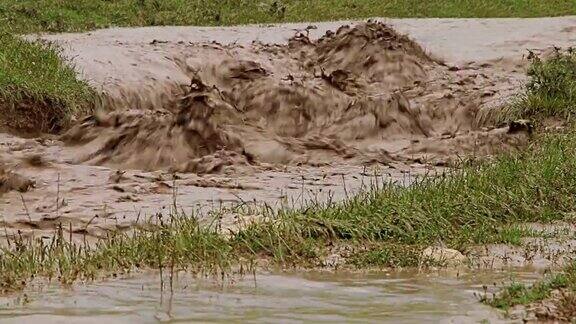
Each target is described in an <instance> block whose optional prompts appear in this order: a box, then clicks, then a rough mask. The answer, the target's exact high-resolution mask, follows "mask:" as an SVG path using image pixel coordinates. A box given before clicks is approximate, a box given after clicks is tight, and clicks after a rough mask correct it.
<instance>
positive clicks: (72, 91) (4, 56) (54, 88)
mask: <svg viewBox="0 0 576 324" xmlns="http://www.w3.org/2000/svg"><path fill="white" fill-rule="evenodd" d="M91 93H92V92H91V90H90V88H89V87H88V85H87V84H85V83H84V82H82V81H79V80H78V79H77V78H76V74H75V72H74V70H73V69H72V68H70V67H69V66H67V65H65V64H64V63H63V62H62V60H61V59H60V56H59V55H58V51H57V50H55V49H54V48H53V47H51V46H50V45H48V44H45V45H42V44H32V43H29V42H27V41H24V40H22V39H21V38H19V37H16V36H14V35H12V34H10V33H7V32H2V31H1V30H0V121H1V122H2V123H3V124H4V126H7V127H8V128H10V129H15V130H20V131H28V132H34V131H44V132H57V131H59V130H60V129H62V128H64V127H65V126H66V124H67V122H68V120H69V118H70V117H71V116H72V115H73V114H74V113H77V112H79V111H81V110H85V109H88V106H89V103H90V98H91Z"/></svg>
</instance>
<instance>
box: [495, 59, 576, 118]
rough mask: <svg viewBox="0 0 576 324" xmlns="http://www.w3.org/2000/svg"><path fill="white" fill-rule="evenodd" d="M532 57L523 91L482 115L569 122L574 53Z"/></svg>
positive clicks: (575, 91)
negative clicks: (504, 104) (502, 105)
mask: <svg viewBox="0 0 576 324" xmlns="http://www.w3.org/2000/svg"><path fill="white" fill-rule="evenodd" d="M531 60H532V64H531V65H530V68H529V70H528V75H529V76H530V81H529V82H528V83H527V84H526V91H524V92H523V93H522V94H521V95H520V96H519V98H517V99H516V100H515V101H513V102H512V103H510V104H508V105H506V106H504V107H498V108H497V109H490V110H489V111H488V112H487V115H486V116H484V118H486V119H487V120H490V121H492V122H496V123H498V122H508V121H512V120H517V119H531V120H534V121H536V122H539V121H542V120H546V119H550V118H554V119H556V120H563V121H566V122H568V123H569V122H571V120H572V118H573V115H574V113H576V52H574V50H572V49H568V50H567V51H560V50H558V51H556V52H554V53H553V54H552V56H551V57H549V58H547V59H542V58H540V57H538V56H533V57H532V58H531Z"/></svg>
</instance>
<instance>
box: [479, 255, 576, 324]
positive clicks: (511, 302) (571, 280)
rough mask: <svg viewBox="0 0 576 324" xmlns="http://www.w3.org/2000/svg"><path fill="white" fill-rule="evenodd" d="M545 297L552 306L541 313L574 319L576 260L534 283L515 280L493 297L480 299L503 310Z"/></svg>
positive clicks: (553, 317)
mask: <svg viewBox="0 0 576 324" xmlns="http://www.w3.org/2000/svg"><path fill="white" fill-rule="evenodd" d="M554 292H555V294H554ZM546 300H547V301H548V302H549V304H552V305H554V308H553V309H552V311H551V312H550V313H548V314H541V316H545V317H551V318H552V319H557V320H563V321H574V320H576V262H573V263H572V264H570V265H568V266H567V267H566V268H565V269H564V270H563V271H561V272H559V273H557V274H555V275H552V276H551V277H549V278H547V279H544V280H541V281H539V282H536V283H535V284H533V285H526V284H523V283H517V282H514V283H511V284H510V285H508V286H507V287H505V288H504V289H503V290H502V291H501V292H500V293H499V294H498V295H496V296H494V297H493V298H489V297H487V296H485V297H484V298H483V301H484V302H485V303H487V304H489V305H491V306H493V307H496V308H500V309H503V310H509V309H510V308H511V307H513V306H516V305H530V304H536V303H539V302H542V301H546Z"/></svg>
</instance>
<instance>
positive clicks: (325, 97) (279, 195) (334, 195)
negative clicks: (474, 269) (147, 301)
mask: <svg viewBox="0 0 576 324" xmlns="http://www.w3.org/2000/svg"><path fill="white" fill-rule="evenodd" d="M391 23H392V25H391V26H394V27H396V28H397V29H398V30H401V31H412V32H413V34H410V36H411V37H413V38H414V39H417V40H419V41H420V42H414V41H413V40H412V39H411V38H407V37H405V36H402V34H400V33H398V32H397V31H396V30H395V29H392V28H391V27H390V26H387V25H382V24H378V23H370V24H360V25H357V26H356V25H352V26H350V27H342V24H341V23H330V24H323V25H319V26H315V27H313V26H310V27H309V28H306V27H308V25H287V26H282V27H269V28H264V27H262V28H258V27H238V28H228V29H222V28H213V29H211V28H186V27H178V28H176V27H162V28H156V29H155V28H137V29H112V30H103V31H96V32H92V33H86V34H66V35H52V36H45V37H44V38H45V39H48V40H52V41H55V42H57V43H59V44H60V45H62V46H63V48H64V50H65V53H66V55H68V56H70V57H71V58H72V57H73V61H74V63H75V64H76V68H77V69H78V70H79V71H81V72H82V75H83V77H84V78H85V79H87V80H88V81H89V82H91V84H92V85H93V86H94V87H95V88H96V89H98V90H100V91H101V92H102V96H101V99H102V102H101V103H100V110H99V111H98V112H97V113H95V114H94V115H93V116H89V117H87V118H84V119H81V120H78V121H76V124H75V126H73V127H72V128H71V129H70V130H69V131H68V132H66V133H65V134H64V135H63V136H44V137H41V138H36V139H23V138H19V137H15V136H12V135H8V134H2V144H3V145H2V146H1V147H0V149H1V150H2V157H3V159H4V160H5V162H4V163H5V167H6V170H12V171H11V172H17V173H18V174H19V175H21V176H22V177H25V178H26V179H30V180H31V181H33V182H34V187H33V188H32V187H30V190H28V191H27V192H25V193H22V196H21V195H20V194H21V192H19V191H18V190H4V191H6V192H5V193H4V194H3V196H2V198H1V199H2V201H3V202H4V204H3V205H2V206H1V207H0V211H1V213H2V215H3V217H4V220H3V221H4V225H5V227H6V228H7V232H8V235H11V233H15V232H16V231H17V230H20V231H23V232H24V234H27V233H32V232H38V231H43V230H44V231H47V232H49V231H52V230H53V229H54V228H56V227H57V226H58V224H61V223H64V224H69V226H70V227H71V228H72V231H73V232H74V233H77V234H79V235H84V234H86V233H87V234H88V235H93V236H99V235H103V233H105V231H106V230H109V229H128V228H130V227H131V226H135V224H136V223H137V222H138V220H139V219H141V217H146V216H150V215H153V214H156V213H158V212H167V211H168V209H169V208H170V206H173V205H174V198H176V200H177V205H178V206H179V208H182V209H184V210H185V211H187V212H190V211H191V210H192V209H195V208H201V207H202V206H203V208H213V207H218V206H219V205H220V204H225V203H246V202H250V201H257V202H260V203H269V204H273V205H277V204H279V203H284V204H287V205H301V204H306V203H309V202H314V201H326V200H327V199H342V198H345V197H346V196H349V195H351V194H353V193H354V192H356V191H357V190H360V189H361V188H366V187H368V186H371V185H375V184H376V183H378V182H380V183H381V182H382V181H397V182H399V183H401V184H407V183H409V182H410V181H412V180H413V179H414V177H415V176H418V175H422V174H426V173H433V172H436V171H435V170H437V169H435V168H436V167H437V166H438V165H446V164H448V163H450V162H451V161H453V160H455V159H459V158H461V157H462V156H463V155H467V154H471V155H489V154H492V153H494V152H495V151H498V150H502V149H505V150H508V149H513V148H514V147H517V146H519V145H523V144H524V143H525V142H526V141H527V140H528V138H529V136H528V134H527V133H526V132H510V130H509V128H508V127H507V126H504V127H491V126H490V125H482V124H479V123H478V120H477V112H478V111H480V110H482V109H485V108H488V107H494V106H498V104H500V103H501V102H502V101H503V100H505V99H506V98H508V97H509V95H511V94H512V93H514V91H515V89H517V87H518V85H519V84H520V83H521V82H522V80H523V75H524V74H523V72H524V71H523V67H524V64H525V62H524V61H523V60H522V56H521V55H520V53H523V52H524V51H525V47H526V46H529V47H532V46H534V47H536V49H544V48H546V47H547V46H548V45H552V44H551V43H554V44H559V45H562V44H566V43H568V42H570V41H571V40H572V39H571V37H572V36H571V34H570V33H569V32H567V31H568V30H569V28H572V27H573V26H574V25H576V22H575V20H574V19H573V18H562V19H550V20H547V19H541V20H531V21H530V23H528V22H526V21H524V20H501V21H500V20H499V21H497V22H496V23H494V26H499V27H497V28H503V26H508V27H511V26H516V32H514V33H498V34H497V35H494V36H493V37H494V39H493V42H491V43H490V44H492V45H493V46H485V45H486V43H482V42H481V41H480V40H485V38H486V37H485V36H480V35H483V33H484V32H486V30H491V29H492V28H496V27H494V26H493V25H491V24H487V23H483V22H482V21H476V20H422V21H417V20H406V21H392V22H391ZM419 24H420V25H419ZM418 26H420V27H421V28H417V27H418ZM538 26H539V27H538ZM425 27H428V29H426V28H425ZM430 28H431V29H430ZM537 28H540V30H538V29H537ZM295 29H297V30H295ZM327 30H332V31H331V32H327ZM562 30H566V32H562ZM440 32H444V34H440ZM467 33H468V34H470V33H472V35H478V37H479V38H474V37H469V38H464V35H466V34H467ZM248 35H250V36H248ZM552 35H553V36H552ZM453 39H459V40H461V42H460V43H458V42H453V41H452V40H453ZM465 40H467V41H468V43H464V41H465ZM252 41H254V42H252ZM448 45H450V46H448ZM479 45H482V46H481V47H479ZM422 46H423V47H422ZM455 48H459V50H456V51H455V53H456V54H455V56H456V57H451V56H450V55H447V53H448V50H453V49H455ZM474 51H476V52H474ZM474 54H477V55H478V58H477V59H473V55H474ZM471 61H474V62H471ZM174 172H176V176H174ZM11 189H13V188H11ZM27 189H28V188H27ZM230 221H231V220H228V222H230Z"/></svg>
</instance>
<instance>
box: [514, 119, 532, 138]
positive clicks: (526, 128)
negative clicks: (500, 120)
mask: <svg viewBox="0 0 576 324" xmlns="http://www.w3.org/2000/svg"><path fill="white" fill-rule="evenodd" d="M533 131H534V124H532V121H530V120H527V119H519V120H515V121H512V122H510V125H508V133H509V134H515V133H519V132H526V133H528V134H532V132H533Z"/></svg>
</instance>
